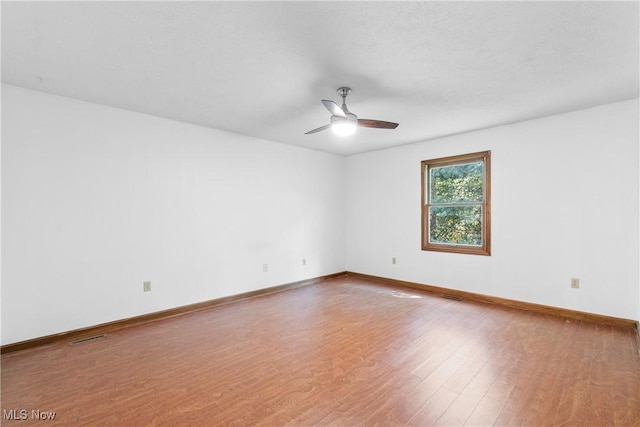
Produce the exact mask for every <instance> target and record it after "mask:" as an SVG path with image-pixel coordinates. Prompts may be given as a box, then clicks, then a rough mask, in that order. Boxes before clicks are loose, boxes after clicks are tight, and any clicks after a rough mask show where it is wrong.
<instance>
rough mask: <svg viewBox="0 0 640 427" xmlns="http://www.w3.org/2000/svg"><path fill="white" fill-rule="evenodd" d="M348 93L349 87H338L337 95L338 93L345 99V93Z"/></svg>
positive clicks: (349, 91)
mask: <svg viewBox="0 0 640 427" xmlns="http://www.w3.org/2000/svg"><path fill="white" fill-rule="evenodd" d="M350 93H351V88H350V87H346V86H343V87H340V88H338V95H340V96H341V97H342V99H345V98H346V97H347V95H349V94H350Z"/></svg>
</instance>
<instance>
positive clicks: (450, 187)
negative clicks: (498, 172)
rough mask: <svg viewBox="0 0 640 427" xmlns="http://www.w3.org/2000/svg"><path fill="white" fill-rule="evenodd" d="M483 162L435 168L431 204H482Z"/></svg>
mask: <svg viewBox="0 0 640 427" xmlns="http://www.w3.org/2000/svg"><path fill="white" fill-rule="evenodd" d="M482 166H483V162H482V161H478V162H473V163H465V164H461V165H453V166H442V167H433V168H430V169H429V174H430V179H431V191H430V193H431V194H430V198H431V203H456V202H481V201H482V197H483V191H482V184H483V183H482V175H483V171H482Z"/></svg>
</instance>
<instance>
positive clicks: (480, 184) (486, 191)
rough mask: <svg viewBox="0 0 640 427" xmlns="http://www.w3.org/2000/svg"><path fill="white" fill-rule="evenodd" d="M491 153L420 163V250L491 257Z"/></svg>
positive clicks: (464, 155) (484, 152)
mask: <svg viewBox="0 0 640 427" xmlns="http://www.w3.org/2000/svg"><path fill="white" fill-rule="evenodd" d="M490 172H491V151H483V152H481V153H472V154H463V155H461V156H453V157H444V158H441V159H433V160H424V161H423V162H422V250H425V251H441V252H457V253H463V254H476V255H490V254H491V234H490V230H491V224H490V218H491V217H490V212H491V210H490V206H491V205H490V200H491V198H490V195H491V191H490V189H491V185H490V184H491V183H490Z"/></svg>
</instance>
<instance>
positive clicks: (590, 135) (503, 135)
mask: <svg viewBox="0 0 640 427" xmlns="http://www.w3.org/2000/svg"><path fill="white" fill-rule="evenodd" d="M638 138H639V135H638V100H637V99H636V100H632V101H626V102H621V103H616V104H610V105H605V106H601V107H597V108H593V109H589V110H582V111H577V112H573V113H569V114H563V115H557V116H553V117H547V118H543V119H538V120H531V121H527V122H522V123H518V124H513V125H509V126H502V127H497V128H492V129H487V130H482V131H476V132H471V133H467V134H461V135H456V136H451V137H447V138H441V139H437V140H432V141H426V142H423V143H418V144H412V145H407V146H403V147H398V148H393V149H389V150H384V151H377V152H372V153H366V154H361V155H356V156H351V157H349V158H347V177H346V182H347V193H346V206H347V223H346V230H347V255H346V256H347V261H346V267H347V270H349V271H355V272H361V273H366V274H373V275H378V276H384V277H390V278H396V279H400V280H406V281H412V282H418V283H424V284H430V285H435V286H442V287H446V288H452V289H459V290H464V291H469V292H476V293H481V294H486V295H493V296H499V297H503V298H509V299H515V300H520V301H528V302H533V303H538V304H545V305H550V306H556V307H563V308H567V309H573V310H580V311H586V312H591V313H597V314H603V315H609V316H615V317H621V318H626V319H635V320H637V319H639V318H640V296H639V293H640V292H639V285H638V284H639V280H640V277H639V258H640V253H639V249H638V241H639V239H638V235H639V234H638V233H639V230H638V228H639V227H638V226H639V223H638V218H639V209H638V195H639V188H638V186H639V184H638V183H639V176H638V170H639V165H638V154H639V153H638ZM482 150H491V151H492V160H491V162H492V163H491V167H492V177H491V179H492V187H491V188H492V223H491V226H492V255H491V256H489V257H486V256H478V255H461V254H449V253H437V252H424V251H422V250H421V249H420V203H421V202H420V191H421V190H420V161H421V160H425V159H430V158H437V157H443V156H450V155H455V154H463V153H468V152H475V151H482ZM392 257H397V262H398V263H397V264H396V265H392V264H391V258H392ZM571 277H578V278H579V279H580V289H578V290H576V289H571V287H570V278H571Z"/></svg>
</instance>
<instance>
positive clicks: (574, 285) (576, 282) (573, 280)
mask: <svg viewBox="0 0 640 427" xmlns="http://www.w3.org/2000/svg"><path fill="white" fill-rule="evenodd" d="M571 287H572V288H573V289H579V288H580V279H578V278H576V277H572V278H571Z"/></svg>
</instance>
